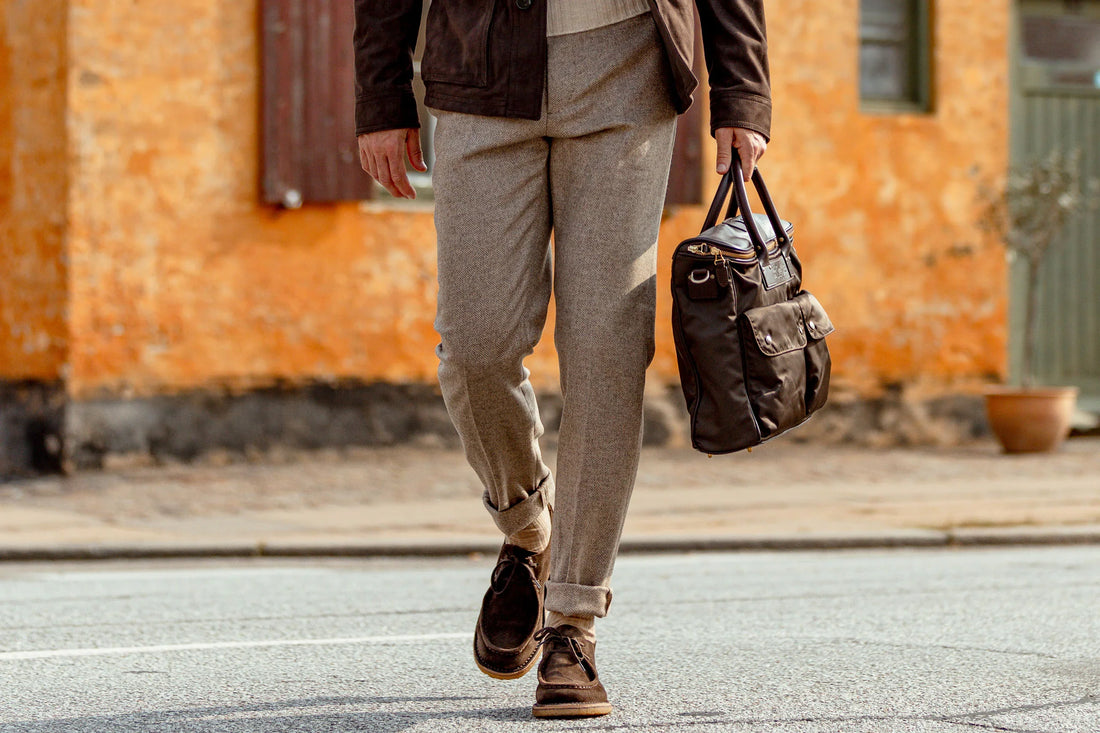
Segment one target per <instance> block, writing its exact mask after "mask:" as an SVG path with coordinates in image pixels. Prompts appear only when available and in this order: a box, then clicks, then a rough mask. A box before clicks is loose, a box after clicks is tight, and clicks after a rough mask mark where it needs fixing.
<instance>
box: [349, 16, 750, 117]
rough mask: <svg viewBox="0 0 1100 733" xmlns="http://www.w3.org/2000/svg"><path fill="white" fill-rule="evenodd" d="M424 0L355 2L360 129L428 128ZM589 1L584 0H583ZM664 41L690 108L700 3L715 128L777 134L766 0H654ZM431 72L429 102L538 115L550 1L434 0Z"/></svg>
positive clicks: (682, 102) (676, 88)
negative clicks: (418, 52) (418, 90)
mask: <svg viewBox="0 0 1100 733" xmlns="http://www.w3.org/2000/svg"><path fill="white" fill-rule="evenodd" d="M422 1H423V0H355V132H356V134H357V135H360V134H363V133H365V132H375V131H378V130H389V129H394V128H402V127H419V125H420V122H419V119H418V117H417V113H416V103H415V101H414V99H413V92H412V75H413V70H412V54H413V49H414V48H415V46H416V39H417V36H418V35H419V32H420V17H421V11H422V9H423V5H422ZM580 1H581V2H583V1H584V0H580ZM649 5H650V10H651V11H652V17H653V19H654V22H655V23H656V24H657V30H658V31H659V33H660V36H661V39H662V40H663V42H664V48H665V52H666V55H667V58H668V64H669V72H670V78H671V80H672V86H673V90H672V93H673V100H672V101H673V103H674V105H675V106H676V109H677V110H678V111H680V112H683V111H684V110H686V109H687V108H688V107H689V106H690V105H691V101H692V100H691V93H692V92H693V91H694V90H695V87H696V86H697V85H698V80H697V79H696V78H695V76H694V74H693V73H692V70H691V69H692V63H691V62H692V53H693V52H692V48H693V44H694V40H695V31H694V19H693V13H692V8H693V5H694V7H696V8H698V10H699V17H700V20H701V27H702V34H703V49H704V52H705V55H706V62H707V73H708V75H709V79H710V115H711V130H712V131H713V130H715V129H717V128H719V127H743V128H747V129H749V130H756V131H757V132H759V133H761V134H762V135H764V136H765V137H769V134H770V127H771V88H770V83H769V78H768V41H767V35H766V32H765V29H764V0H649ZM426 38H427V44H426V48H425V51H424V60H423V63H422V66H421V76H422V77H423V79H424V84H425V86H426V88H427V96H426V100H425V101H426V103H427V105H428V106H429V107H436V108H439V109H445V110H450V111H453V112H467V113H470V114H478V115H487V116H491V117H515V118H521V119H530V120H537V119H538V118H539V117H540V115H541V113H542V95H543V88H544V87H543V85H544V84H545V78H546V2H545V0H434V1H433V2H432V5H431V7H430V8H429V9H428V21H427V28H426Z"/></svg>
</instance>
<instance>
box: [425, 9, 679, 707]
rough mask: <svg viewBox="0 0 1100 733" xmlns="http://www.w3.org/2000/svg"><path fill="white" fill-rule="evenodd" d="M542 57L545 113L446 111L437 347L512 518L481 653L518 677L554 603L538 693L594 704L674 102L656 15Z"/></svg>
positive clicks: (630, 456) (637, 411)
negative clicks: (540, 347)
mask: <svg viewBox="0 0 1100 733" xmlns="http://www.w3.org/2000/svg"><path fill="white" fill-rule="evenodd" d="M548 62H549V66H548V77H547V91H546V102H545V107H544V112H543V115H542V118H541V119H539V120H537V121H529V120H513V119H503V118H489V117H479V116H473V115H466V114H459V113H451V112H439V113H438V116H439V120H438V123H437V126H436V138H435V144H436V165H435V169H434V172H433V182H434V185H435V194H436V228H437V233H438V241H439V305H438V315H437V319H436V328H437V330H438V331H439V334H440V345H439V347H438V349H437V353H438V356H439V359H440V367H439V380H440V385H441V387H442V390H443V396H444V399H445V401H446V404H447V409H448V411H449V413H450V416H451V418H452V420H453V422H454V424H455V427H456V429H457V430H458V433H459V435H460V437H461V439H462V443H463V446H464V449H465V451H466V455H467V458H468V460H469V462H470V465H471V466H472V467H473V468H474V470H475V471H476V472H477V474H478V476H479V477H480V479H481V481H482V483H483V485H484V487H485V494H484V501H485V505H486V507H487V509H488V510H489V512H490V514H491V515H492V517H493V519H494V521H495V522H496V524H497V526H498V528H499V529H500V530H501V532H502V533H503V534H504V535H505V538H506V540H505V546H504V548H503V549H502V552H501V556H500V558H498V565H497V568H496V569H495V570H494V573H493V580H492V584H491V587H490V589H489V591H488V593H487V594H486V597H485V599H484V601H483V606H482V614H481V616H480V617H479V622H478V629H477V632H476V635H475V657H476V658H477V662H478V666H479V667H481V668H482V670H483V671H485V672H487V673H489V674H491V675H493V676H495V677H505V678H511V677H517V676H520V675H522V674H523V673H524V672H526V671H527V670H528V669H530V668H531V666H532V664H533V661H532V660H533V658H534V657H533V655H534V649H535V645H536V644H537V641H536V640H535V638H534V637H535V635H536V633H535V632H538V631H539V628H540V627H541V626H542V625H543V618H542V615H543V608H544V606H543V604H545V609H546V611H547V612H548V614H549V616H548V619H547V621H546V623H547V626H552V627H558V628H559V629H562V630H564V631H563V632H562V633H557V634H556V635H555V634H545V633H544V634H542V635H541V636H540V639H539V640H541V641H542V642H543V647H544V654H543V667H545V668H546V674H543V672H542V670H543V667H540V687H539V696H540V701H539V703H537V704H536V709H535V712H536V714H547V715H553V714H556V713H561V714H571V715H588V714H601V713H602V712H607V710H608V709H609V708H606V699H604V701H603V703H599V701H597V702H596V703H593V704H588V703H586V701H585V700H580V701H578V700H572V701H571V700H570V698H569V694H567V693H568V691H569V690H576V689H577V688H578V685H577V684H575V683H576V680H570V679H568V674H567V673H566V672H563V671H562V670H563V669H565V667H566V666H568V665H567V664H565V662H568V661H569V660H568V659H566V658H565V657H572V658H574V661H576V662H578V663H579V664H580V668H581V671H582V672H583V673H584V674H585V675H587V677H588V678H589V679H590V682H593V683H594V685H595V686H598V685H599V682H598V679H597V678H595V669H594V660H592V655H593V648H592V645H593V644H594V639H595V634H594V629H593V626H594V619H595V618H597V617H602V616H604V615H606V613H607V610H608V606H609V605H610V602H611V589H610V578H611V572H612V568H613V566H614V561H615V556H616V553H617V550H618V545H619V539H620V536H621V532H622V526H623V522H624V520H625V516H626V510H627V505H628V503H629V499H630V494H631V491H632V489H633V485H634V479H635V475H636V472H637V465H638V457H639V453H640V448H641V426H642V394H643V388H644V383H645V371H646V368H647V366H648V365H649V362H650V361H651V359H652V357H653V329H654V315H655V302H656V248H657V244H656V243H657V232H658V226H659V223H660V215H661V208H662V204H663V200H664V193H665V185H666V182H667V176H668V168H669V162H670V159H671V154H672V144H673V139H674V133H675V110H674V109H673V107H672V105H671V102H670V101H669V100H670V97H669V94H668V91H667V89H668V82H667V72H666V70H665V61H664V57H663V54H662V52H661V45H660V41H659V38H658V36H657V32H656V29H655V28H654V24H653V21H652V19H651V18H650V16H649V15H644V16H639V17H637V18H633V19H630V20H626V21H623V22H621V23H617V24H615V25H612V26H607V27H604V28H600V29H596V30H593V31H587V32H584V33H577V34H572V35H567V36H559V37H553V38H550V39H549V49H548ZM551 231H553V235H554V245H553V250H551V247H550V235H551ZM551 292H553V294H554V297H555V302H556V324H555V331H554V341H555V345H556V347H557V350H558V357H559V365H560V378H561V390H562V396H563V399H564V404H563V409H562V418H561V427H560V432H559V443H558V460H557V467H556V471H555V472H554V473H553V474H552V473H551V471H550V469H549V468H548V467H547V466H546V464H545V462H544V461H543V459H542V454H541V451H540V449H539V443H538V440H539V437H540V436H541V435H542V431H543V428H542V423H541V421H540V419H539V413H538V408H537V405H536V402H535V395H534V391H533V389H532V387H531V384H530V382H529V381H528V372H527V370H526V368H525V367H524V366H523V360H524V358H525V357H526V356H527V355H529V354H530V353H531V351H532V350H533V348H534V346H535V345H536V344H537V342H538V340H539V338H540V337H541V334H542V330H543V326H544V324H545V320H546V315H547V309H548V304H549V301H550V295H551ZM551 507H553V531H552V533H550V532H549V524H550V516H551V514H550V510H551ZM547 542H548V545H547ZM547 554H549V558H548V560H549V562H548V563H547ZM516 583H518V584H520V585H518V586H514V584H516ZM513 586H514V587H513ZM520 586H522V587H520ZM544 589H545V594H544V595H543V590H544ZM516 616H523V618H522V619H519V618H516ZM569 639H576V642H575V643H574V642H571V641H569ZM585 650H587V651H585ZM562 655H565V656H562ZM551 657H554V659H556V660H557V661H556V662H555V661H554V660H552V659H550V658H551ZM586 659H587V660H588V664H587V667H586V666H585V662H584V660H586ZM563 660H564V661H563ZM559 662H561V664H559ZM573 666H574V667H576V666H577V665H575V664H574V665H573ZM588 667H590V668H591V670H590V671H591V674H588ZM574 671H575V670H574ZM562 674H565V677H562ZM555 680H557V681H556V682H555ZM579 687H584V685H579ZM544 688H545V689H544ZM599 690H602V687H600V688H599ZM544 692H545V693H546V694H543V693H544ZM574 697H575V696H574ZM586 705H587V707H586ZM605 708H606V709H605ZM540 710H541V711H542V712H541V713H540Z"/></svg>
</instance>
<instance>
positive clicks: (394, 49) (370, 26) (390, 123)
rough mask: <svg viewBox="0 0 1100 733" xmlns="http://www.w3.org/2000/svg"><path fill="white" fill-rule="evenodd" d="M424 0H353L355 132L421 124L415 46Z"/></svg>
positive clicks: (411, 126) (414, 126)
mask: <svg viewBox="0 0 1100 733" xmlns="http://www.w3.org/2000/svg"><path fill="white" fill-rule="evenodd" d="M422 8H423V1H422V0H355V32H354V43H353V46H354V52H355V133H356V134H357V135H361V134H363V133H368V132H375V131H378V130H388V129H397V128H417V127H420V121H419V118H418V116H417V113H416V99H415V98H414V97H413V91H412V78H413V61H412V58H413V50H414V49H415V47H416V38H417V36H418V35H419V33H420V15H421V11H422Z"/></svg>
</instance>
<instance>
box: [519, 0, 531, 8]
mask: <svg viewBox="0 0 1100 733" xmlns="http://www.w3.org/2000/svg"><path fill="white" fill-rule="evenodd" d="M531 2H532V0H516V7H517V8H519V9H520V10H527V9H529V8H530V7H531Z"/></svg>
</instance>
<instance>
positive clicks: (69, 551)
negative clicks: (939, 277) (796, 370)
mask: <svg viewBox="0 0 1100 733" xmlns="http://www.w3.org/2000/svg"><path fill="white" fill-rule="evenodd" d="M1055 545H1100V527H1097V526H1091V525H1090V526H1087V527H1060V528H1049V527H1048V528H1044V527H1014V528H1003V529H986V528H982V529H958V530H951V531H946V532H940V531H908V532H901V533H896V534H882V535H834V536H824V535H823V536H814V535H810V536H806V535H789V536H782V535H779V536H766V537H746V536H736V535H735V536H711V537H649V538H646V537H641V538H637V539H624V540H623V542H622V545H621V546H620V550H619V551H620V553H622V554H643V553H676V552H797V551H826V550H873V549H907V548H909V549H912V548H961V547H1014V546H1016V547H1031V546H1055ZM499 549H500V546H499V543H498V542H493V541H486V542H429V543H415V542H408V543H398V542H393V543H383V544H369V543H363V544H355V545H327V544H322V543H317V544H308V543H302V544H279V543H254V544H252V543H240V544H232V545H202V544H190V545H189V544H179V545H66V546H59V547H2V546H0V562H39V561H60V560H76V561H90V560H168V559H195V560H199V559H218V558H227V559H228V558H238V559H243V558H339V557H349V558H443V557H465V556H469V555H489V556H492V555H496V553H497V552H498V550H499Z"/></svg>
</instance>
